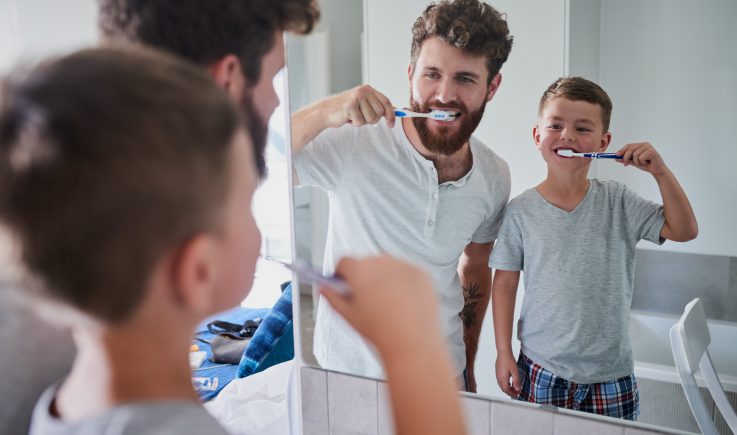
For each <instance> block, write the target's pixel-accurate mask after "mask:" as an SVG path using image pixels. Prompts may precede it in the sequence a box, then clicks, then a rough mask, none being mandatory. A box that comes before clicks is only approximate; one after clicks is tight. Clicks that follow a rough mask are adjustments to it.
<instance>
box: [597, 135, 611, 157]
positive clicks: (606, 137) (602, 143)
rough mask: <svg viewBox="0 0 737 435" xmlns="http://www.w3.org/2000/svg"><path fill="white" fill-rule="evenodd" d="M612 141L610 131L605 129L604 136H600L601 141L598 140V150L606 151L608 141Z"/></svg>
mask: <svg viewBox="0 0 737 435" xmlns="http://www.w3.org/2000/svg"><path fill="white" fill-rule="evenodd" d="M611 141H612V132H611V131H607V132H606V134H604V136H602V137H601V141H600V142H599V149H598V152H600V153H601V152H604V151H606V149H607V147H609V143H610V142H611Z"/></svg>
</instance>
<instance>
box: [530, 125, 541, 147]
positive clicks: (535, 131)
mask: <svg viewBox="0 0 737 435" xmlns="http://www.w3.org/2000/svg"><path fill="white" fill-rule="evenodd" d="M532 140H534V141H535V146H536V147H537V150H538V151H540V131H538V129H537V125H536V126H534V127H532Z"/></svg>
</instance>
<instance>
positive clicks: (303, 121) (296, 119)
mask: <svg viewBox="0 0 737 435" xmlns="http://www.w3.org/2000/svg"><path fill="white" fill-rule="evenodd" d="M381 118H386V122H387V124H388V125H389V126H390V127H393V126H394V121H395V116H394V106H393V105H392V103H391V101H390V100H389V98H387V97H386V96H385V95H384V94H382V93H381V92H379V91H377V90H376V89H374V88H372V87H371V86H369V85H361V86H357V87H355V88H353V89H350V90H347V91H345V92H341V93H339V94H336V95H332V96H330V97H327V98H325V99H322V100H320V101H317V102H315V103H313V104H310V105H309V106H307V107H305V108H303V109H300V110H298V111H297V112H295V113H294V114H293V115H292V153H294V154H296V153H299V152H300V151H301V150H302V147H304V146H305V145H306V144H307V143H309V142H310V141H311V140H312V139H314V138H315V136H317V135H318V134H320V132H322V131H323V130H325V129H327V128H336V127H341V126H343V125H345V124H351V125H353V126H355V127H360V126H362V125H366V124H376V123H377V122H379V120H380V119H381Z"/></svg>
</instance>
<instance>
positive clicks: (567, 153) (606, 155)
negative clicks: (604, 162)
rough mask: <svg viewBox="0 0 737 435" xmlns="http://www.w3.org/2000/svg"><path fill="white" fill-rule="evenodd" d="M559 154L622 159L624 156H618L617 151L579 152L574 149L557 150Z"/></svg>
mask: <svg viewBox="0 0 737 435" xmlns="http://www.w3.org/2000/svg"><path fill="white" fill-rule="evenodd" d="M556 153H558V155H559V156H562V157H586V158H589V159H621V158H622V156H618V155H617V154H616V153H577V152H574V151H573V150H568V149H565V150H558V151H556Z"/></svg>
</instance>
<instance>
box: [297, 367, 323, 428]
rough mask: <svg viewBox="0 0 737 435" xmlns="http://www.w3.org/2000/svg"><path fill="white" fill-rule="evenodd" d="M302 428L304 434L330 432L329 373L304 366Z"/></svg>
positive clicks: (301, 373) (301, 374)
mask: <svg viewBox="0 0 737 435" xmlns="http://www.w3.org/2000/svg"><path fill="white" fill-rule="evenodd" d="M300 377H301V378H302V385H301V386H302V423H303V425H302V428H303V431H304V435H324V434H326V433H328V430H329V428H330V425H329V424H328V374H327V372H325V371H323V370H320V369H312V368H309V367H302V370H301V371H300Z"/></svg>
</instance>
